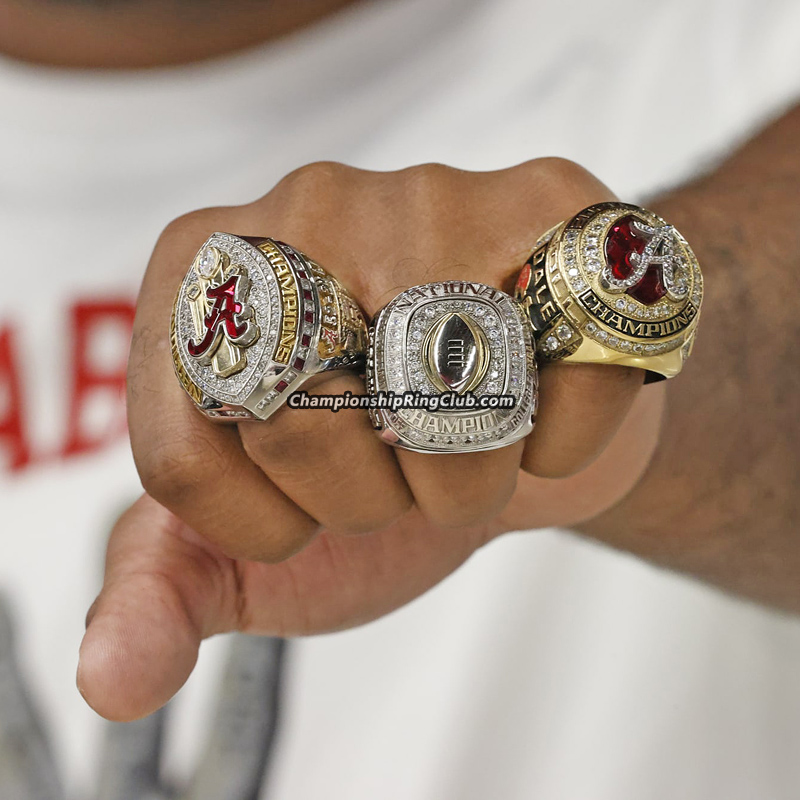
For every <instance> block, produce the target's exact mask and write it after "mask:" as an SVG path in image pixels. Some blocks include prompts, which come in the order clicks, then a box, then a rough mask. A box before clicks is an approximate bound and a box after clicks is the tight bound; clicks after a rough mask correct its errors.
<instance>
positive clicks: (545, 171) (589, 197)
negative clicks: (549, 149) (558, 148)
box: [523, 157, 609, 205]
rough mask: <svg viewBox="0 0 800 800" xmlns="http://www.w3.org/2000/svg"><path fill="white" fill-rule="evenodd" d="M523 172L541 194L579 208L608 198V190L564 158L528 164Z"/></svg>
mask: <svg viewBox="0 0 800 800" xmlns="http://www.w3.org/2000/svg"><path fill="white" fill-rule="evenodd" d="M523 169H524V170H525V171H526V172H527V171H530V172H531V173H532V175H531V178H532V179H533V181H534V182H535V183H536V184H538V186H539V188H540V191H544V192H547V193H552V194H553V195H557V196H559V197H561V198H563V199H564V202H567V201H573V202H574V203H577V204H579V205H587V204H588V203H591V202H596V201H597V200H599V199H601V198H607V195H608V194H609V192H608V189H606V187H605V186H603V184H602V183H601V182H600V181H599V180H598V179H597V178H595V176H594V175H592V173H591V172H589V170H587V169H586V168H585V167H582V166H581V165H580V164H577V163H576V162H574V161H570V160H569V159H566V158H558V157H549V158H539V159H536V160H534V161H529V162H528V163H527V164H525V165H523Z"/></svg>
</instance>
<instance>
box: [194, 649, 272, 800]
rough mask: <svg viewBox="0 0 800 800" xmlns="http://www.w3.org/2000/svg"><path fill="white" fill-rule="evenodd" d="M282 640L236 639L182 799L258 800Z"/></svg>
mask: <svg viewBox="0 0 800 800" xmlns="http://www.w3.org/2000/svg"><path fill="white" fill-rule="evenodd" d="M285 653H286V645H285V642H284V641H283V640H282V639H268V638H263V637H257V636H244V635H241V634H238V635H236V636H234V637H232V643H231V653H230V659H229V662H228V665H227V668H226V671H225V675H224V677H223V680H222V685H221V687H220V690H219V696H220V699H219V703H218V706H217V712H216V716H215V720H214V723H213V725H212V728H211V734H210V736H209V740H208V743H207V745H206V747H205V750H204V752H203V755H202V757H201V760H200V764H199V765H198V768H197V771H196V773H195V775H194V778H193V780H192V783H191V786H190V788H189V790H188V792H186V794H185V795H183V797H182V800H258V798H259V795H260V792H261V789H262V787H263V785H264V782H265V778H266V774H267V771H268V768H269V765H270V761H271V755H272V750H273V746H274V743H275V734H276V729H277V725H278V716H279V710H280V708H279V697H280V688H281V675H282V669H283V664H284V658H285Z"/></svg>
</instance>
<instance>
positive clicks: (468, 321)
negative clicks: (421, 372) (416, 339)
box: [422, 312, 491, 394]
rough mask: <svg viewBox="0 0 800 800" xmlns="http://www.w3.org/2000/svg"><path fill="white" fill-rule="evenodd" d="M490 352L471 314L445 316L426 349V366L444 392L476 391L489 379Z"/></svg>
mask: <svg viewBox="0 0 800 800" xmlns="http://www.w3.org/2000/svg"><path fill="white" fill-rule="evenodd" d="M490 352H491V351H490V349H489V346H488V342H487V340H486V335H485V334H484V332H483V329H482V328H481V327H480V325H478V324H477V323H476V322H475V320H473V319H472V317H470V316H468V315H467V314H460V313H455V312H454V313H450V314H445V315H444V316H443V317H442V318H441V319H439V320H438V322H437V323H436V324H435V325H434V326H433V327H432V328H431V329H430V331H429V332H428V335H427V336H426V337H425V341H424V342H423V345H422V363H423V364H424V365H425V371H426V373H427V375H428V378H429V379H430V381H431V383H432V384H433V385H434V386H435V387H436V388H437V389H439V391H441V392H456V393H458V394H463V393H464V392H469V391H472V390H473V389H474V388H475V387H476V386H478V385H479V384H480V382H481V381H482V380H483V379H484V377H485V376H486V371H487V369H488V368H489V354H490Z"/></svg>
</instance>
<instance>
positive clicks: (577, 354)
mask: <svg viewBox="0 0 800 800" xmlns="http://www.w3.org/2000/svg"><path fill="white" fill-rule="evenodd" d="M621 220H629V221H630V225H631V227H632V228H633V229H635V231H636V235H637V237H641V238H640V239H639V240H638V244H639V247H640V249H641V248H644V249H643V252H642V253H641V254H640V253H636V254H635V257H634V259H635V260H632V262H631V263H632V264H633V265H634V266H635V268H636V270H637V271H635V272H634V274H633V276H632V277H631V278H630V279H628V284H629V285H626V284H625V283H624V282H623V281H622V280H620V279H618V278H616V277H615V276H614V274H613V272H611V268H610V265H609V262H608V259H607V257H606V253H605V245H606V242H607V239H608V237H609V234H610V232H611V231H612V229H613V228H614V226H615V225H617V223H619V222H620V221H621ZM645 241H646V243H647V245H646V246H644V244H643V242H645ZM654 268H655V269H657V270H659V271H658V272H657V273H656V274H657V276H658V279H659V281H660V282H661V287H662V288H661V289H660V290H659V291H663V294H662V295H661V296H660V297H658V298H657V299H651V297H650V296H646V295H643V294H641V293H640V292H639V291H638V287H639V283H640V282H641V281H642V280H643V279H644V276H645V275H646V273H647V270H648V269H654ZM515 295H516V299H517V300H518V301H519V302H520V303H522V305H523V307H524V308H525V309H526V311H527V313H528V316H529V318H530V320H531V324H532V326H533V329H534V335H535V339H536V342H537V355H538V356H539V357H540V359H543V360H545V361H548V360H549V361H555V360H559V361H564V362H572V363H604V364H620V365H624V366H630V367H638V368H641V369H644V370H647V371H648V373H649V377H648V379H649V380H653V379H660V378H671V377H673V376H675V375H677V374H678V373H679V372H680V371H681V369H682V367H683V365H684V363H685V362H686V360H687V358H688V357H689V355H690V353H691V350H692V346H693V344H694V339H695V334H696V330H697V324H698V320H699V317H700V307H701V304H702V297H703V278H702V274H701V271H700V267H699V265H698V263H697V259H696V257H695V255H694V253H693V252H692V250H691V248H690V247H689V245H688V243H687V242H686V240H685V239H684V238H683V237H682V236H681V235H680V233H678V231H677V230H675V229H674V228H672V227H671V226H669V225H668V224H667V223H666V222H665V221H664V220H663V219H661V217H659V216H658V215H657V214H654V213H653V212H652V211H648V210H646V209H643V208H640V207H638V206H633V205H628V204H625V203H599V204H597V205H594V206H590V207H589V208H586V209H584V210H583V211H581V212H580V213H579V214H576V215H575V216H574V217H573V218H572V219H570V220H568V221H567V222H563V223H561V224H559V225H557V226H555V227H554V228H552V229H551V230H550V231H548V232H547V233H546V234H544V235H543V236H542V238H541V239H540V240H539V241H538V242H537V245H536V247H535V249H534V251H533V253H532V255H531V257H530V258H529V259H528V262H527V263H526V265H525V267H524V268H523V270H522V272H521V273H520V276H519V280H518V282H517V288H516V292H515ZM640 297H643V298H644V300H640V299H639V298H640ZM645 300H646V301H648V302H645Z"/></svg>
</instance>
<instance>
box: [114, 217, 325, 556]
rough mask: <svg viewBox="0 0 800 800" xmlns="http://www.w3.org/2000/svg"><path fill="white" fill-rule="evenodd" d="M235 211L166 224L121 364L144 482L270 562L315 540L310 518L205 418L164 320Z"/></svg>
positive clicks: (188, 516)
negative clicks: (213, 234) (203, 250)
mask: <svg viewBox="0 0 800 800" xmlns="http://www.w3.org/2000/svg"><path fill="white" fill-rule="evenodd" d="M240 214H241V212H240V210H238V209H233V208H224V209H207V210H204V211H200V212H195V213H193V214H191V215H188V216H186V217H182V218H180V219H178V220H176V221H175V222H173V223H172V224H171V225H170V226H168V228H167V229H166V231H165V232H164V234H163V235H162V236H161V238H160V240H159V242H158V244H157V246H156V248H155V251H154V252H153V256H152V259H151V261H150V264H149V266H148V269H147V273H146V274H145V278H144V282H143V284H142V289H141V293H140V295H139V302H138V306H137V313H136V320H135V323H134V334H133V343H132V346H131V358H130V363H129V367H128V423H129V427H130V436H131V445H132V447H133V454H134V459H135V461H136V466H137V469H138V470H139V475H140V477H141V479H142V485H143V486H144V488H145V490H146V491H147V492H148V494H150V495H151V496H152V497H153V498H155V499H156V500H158V501H159V502H160V503H161V504H162V505H163V506H165V507H166V508H168V509H169V510H170V511H172V512H173V513H174V514H176V515H177V516H178V517H180V518H181V519H182V520H183V521H184V522H186V523H187V524H188V525H190V526H191V527H192V528H193V529H194V530H196V531H197V532H198V533H200V534H201V535H202V536H204V537H206V538H207V539H209V540H210V541H212V542H214V543H215V544H217V545H218V546H219V547H220V548H221V549H222V551H223V552H224V553H225V554H226V555H228V556H230V557H233V558H245V559H248V560H255V561H276V560H282V559H284V558H287V557H288V556H289V555H291V554H292V553H294V552H296V551H297V550H299V549H302V547H303V546H304V545H305V544H306V543H307V542H308V541H309V540H310V539H311V538H312V537H313V536H314V534H315V533H316V532H317V530H318V528H319V526H318V524H317V523H316V521H315V520H314V519H312V518H311V517H310V516H309V515H308V514H306V513H305V512H304V511H303V510H302V509H301V508H299V507H298V506H297V505H296V504H295V503H293V502H292V501H291V500H290V499H289V498H288V497H286V496H285V495H284V494H283V493H282V492H281V491H280V490H279V489H278V488H277V487H276V486H275V485H274V484H273V483H272V482H271V481H270V480H269V479H268V478H267V477H266V476H265V475H264V473H263V472H262V471H261V470H260V469H259V467H258V466H257V465H256V464H254V463H253V462H252V461H251V460H250V459H249V458H248V457H247V454H246V453H245V451H244V447H243V446H242V443H241V440H240V438H239V436H238V433H237V431H236V429H235V428H234V427H227V426H221V425H215V424H214V423H212V422H210V421H208V420H206V419H204V418H203V416H202V415H201V414H199V413H198V412H197V411H196V410H195V408H194V407H193V405H192V403H191V402H190V401H189V399H188V398H187V397H186V395H185V393H184V392H183V389H182V388H181V386H180V384H179V382H178V380H177V379H176V377H175V374H174V369H173V364H172V355H171V352H170V342H169V336H168V333H169V319H170V315H171V309H172V303H173V300H174V296H175V292H176V291H177V288H178V286H179V284H180V281H181V278H182V277H183V274H184V273H185V270H186V268H187V267H186V265H187V264H188V263H190V262H191V260H192V258H193V256H194V253H195V251H196V250H197V248H198V247H199V246H200V244H202V242H203V241H204V239H205V238H206V236H207V235H208V232H209V231H213V230H216V229H223V230H224V229H226V228H232V229H237V228H240V227H241V226H242V224H243V223H242V220H240V219H238V217H239V216H240Z"/></svg>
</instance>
